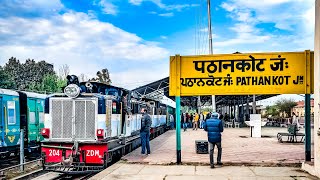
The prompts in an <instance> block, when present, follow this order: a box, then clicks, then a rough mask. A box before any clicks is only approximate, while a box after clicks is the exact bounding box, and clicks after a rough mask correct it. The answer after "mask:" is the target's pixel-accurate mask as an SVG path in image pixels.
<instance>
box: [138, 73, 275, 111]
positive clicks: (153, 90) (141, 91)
mask: <svg viewBox="0 0 320 180" xmlns="http://www.w3.org/2000/svg"><path fill="white" fill-rule="evenodd" d="M132 91H133V92H135V93H137V94H138V95H139V96H141V97H146V98H149V99H154V100H160V99H162V97H163V96H167V97H169V98H170V99H172V100H174V98H175V97H170V96H169V77H166V78H163V79H160V80H158V81H155V82H152V83H149V84H146V85H144V86H140V87H138V88H135V89H133V90H132ZM276 95H277V94H273V95H256V101H260V100H263V99H267V98H270V97H273V96H276ZM247 99H248V100H249V102H252V101H253V96H252V95H234V96H230V95H228V96H226V95H218V96H216V105H217V106H220V105H222V106H224V105H238V104H245V103H247ZM211 101H212V99H211V96H201V105H202V106H203V105H211ZM181 104H182V106H192V107H197V97H196V96H188V97H181Z"/></svg>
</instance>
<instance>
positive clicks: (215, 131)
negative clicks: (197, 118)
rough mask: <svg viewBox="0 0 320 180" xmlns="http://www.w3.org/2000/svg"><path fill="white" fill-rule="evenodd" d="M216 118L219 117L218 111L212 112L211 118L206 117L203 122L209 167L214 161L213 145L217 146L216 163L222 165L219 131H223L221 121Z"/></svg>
mask: <svg viewBox="0 0 320 180" xmlns="http://www.w3.org/2000/svg"><path fill="white" fill-rule="evenodd" d="M218 118H219V114H218V113H212V115H211V118H210V119H207V120H206V122H205V123H204V130H205V131H207V132H208V141H209V145H210V166H211V168H214V163H213V162H214V161H213V158H214V157H213V152H214V146H217V148H218V157H217V165H222V162H221V155H222V147H221V132H223V125H222V121H221V120H220V119H218Z"/></svg>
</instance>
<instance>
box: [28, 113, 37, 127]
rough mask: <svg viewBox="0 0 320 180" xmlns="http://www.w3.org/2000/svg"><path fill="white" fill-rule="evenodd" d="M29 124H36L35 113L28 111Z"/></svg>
mask: <svg viewBox="0 0 320 180" xmlns="http://www.w3.org/2000/svg"><path fill="white" fill-rule="evenodd" d="M29 118H30V119H29V123H30V124H35V123H36V113H35V112H31V111H29Z"/></svg>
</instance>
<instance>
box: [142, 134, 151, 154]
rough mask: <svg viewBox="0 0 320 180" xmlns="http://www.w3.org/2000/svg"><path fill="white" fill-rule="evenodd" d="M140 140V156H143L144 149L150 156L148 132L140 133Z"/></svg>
mask: <svg viewBox="0 0 320 180" xmlns="http://www.w3.org/2000/svg"><path fill="white" fill-rule="evenodd" d="M140 138H141V154H145V152H146V148H147V153H148V154H150V144H149V141H150V132H145V131H144V132H140Z"/></svg>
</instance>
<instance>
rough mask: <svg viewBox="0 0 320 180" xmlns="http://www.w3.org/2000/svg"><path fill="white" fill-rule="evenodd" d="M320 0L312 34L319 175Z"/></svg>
mask: <svg viewBox="0 0 320 180" xmlns="http://www.w3.org/2000/svg"><path fill="white" fill-rule="evenodd" d="M319 77H320V0H316V2H315V35H314V168H315V170H316V173H317V174H318V175H320V170H319V169H320V149H319V147H320V144H319V143H320V124H319V123H320V116H319V113H320V78H319ZM306 113H307V112H306Z"/></svg>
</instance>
